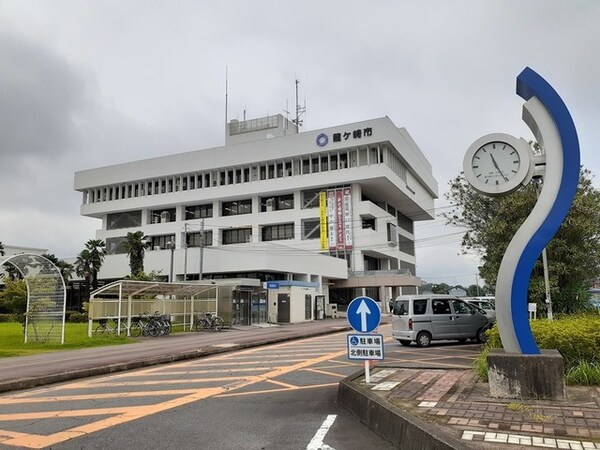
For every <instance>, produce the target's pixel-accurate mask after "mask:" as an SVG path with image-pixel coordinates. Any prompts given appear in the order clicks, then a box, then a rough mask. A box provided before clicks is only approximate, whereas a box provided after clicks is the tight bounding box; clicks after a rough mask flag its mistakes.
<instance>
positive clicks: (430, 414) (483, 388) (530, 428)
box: [355, 367, 600, 449]
mask: <svg viewBox="0 0 600 450" xmlns="http://www.w3.org/2000/svg"><path fill="white" fill-rule="evenodd" d="M382 370H385V371H386V372H385V373H384V374H383V375H385V376H382V377H377V373H378V371H382ZM371 373H372V375H373V376H375V377H376V378H375V379H376V380H378V381H377V382H376V383H371V384H370V385H369V386H365V387H367V388H370V389H371V392H373V393H375V394H376V395H378V396H380V397H381V398H382V399H384V400H385V401H387V402H389V403H391V404H393V405H395V406H397V407H400V408H401V409H402V410H404V411H410V412H411V413H413V414H416V415H417V416H420V417H421V418H422V419H425V420H426V421H428V422H431V421H435V422H436V423H438V424H441V425H444V429H446V430H447V431H448V432H449V433H451V434H452V435H453V436H455V437H459V438H460V439H462V440H463V442H464V443H465V444H466V445H469V446H472V447H473V448H490V449H491V448H494V449H496V448H507V449H508V448H522V447H540V448H566V449H579V448H581V449H588V448H591V449H600V388H598V387H570V386H567V400H566V401H549V400H503V399H497V398H492V397H490V396H489V390H488V386H487V383H484V382H482V381H481V380H479V378H478V377H477V375H476V374H475V373H474V372H473V371H472V370H463V369H413V368H411V369H405V368H395V369H393V370H390V369H389V367H386V368H383V367H382V368H378V367H374V368H373V369H372V372H371ZM355 382H356V383H359V384H362V385H363V386H364V385H365V383H364V378H358V379H356V380H355ZM380 383H384V384H383V385H381V386H380V387H381V389H380V390H379V389H378V388H377V386H379V384H380ZM504 446H506V447H504Z"/></svg>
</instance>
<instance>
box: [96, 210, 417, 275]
mask: <svg viewBox="0 0 600 450" xmlns="http://www.w3.org/2000/svg"><path fill="white" fill-rule="evenodd" d="M388 225H391V224H388ZM294 228H295V227H294V223H293V222H290V223H283V224H276V225H265V226H263V227H261V238H262V241H265V242H266V241H278V240H286V239H295V237H296V234H295V230H294ZM390 228H395V227H394V226H393V225H392V227H390ZM388 232H389V229H388ZM221 233H222V245H229V244H243V243H248V242H252V227H242V228H231V229H224V230H221ZM320 234H321V225H320V221H319V219H305V220H302V234H301V237H302V240H309V239H319V238H320ZM396 236H397V237H396ZM186 237H187V246H188V247H199V246H200V245H202V246H210V245H213V230H205V231H203V232H189V233H186ZM148 238H149V240H150V241H149V244H150V247H149V250H168V249H171V248H174V246H175V235H174V234H165V235H158V236H149V237H148ZM388 240H389V241H390V242H392V241H393V242H394V244H396V243H399V246H398V250H400V251H401V252H404V253H407V254H409V255H413V256H414V254H415V243H414V241H412V240H411V239H408V238H406V237H404V236H402V235H395V236H392V235H390V234H388ZM126 241H127V238H126V237H125V236H120V237H114V238H107V239H106V250H107V253H108V254H109V255H113V254H119V253H126V249H125V243H126ZM374 259H375V258H374ZM368 265H369V264H368V263H365V266H368ZM365 270H378V269H377V268H370V269H365Z"/></svg>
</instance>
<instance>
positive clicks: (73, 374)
mask: <svg viewBox="0 0 600 450" xmlns="http://www.w3.org/2000/svg"><path fill="white" fill-rule="evenodd" d="M348 330H350V327H344V328H339V329H337V328H336V329H331V330H320V331H316V332H308V333H306V334H304V335H302V336H299V335H294V336H281V337H274V338H268V339H262V340H259V341H255V342H246V343H242V344H236V345H234V346H231V347H227V348H219V347H208V348H204V349H199V350H193V351H186V352H181V353H177V354H174V355H162V356H155V357H152V358H149V359H136V360H132V361H128V362H122V363H116V364H109V365H104V366H100V367H90V368H85V369H76V370H71V371H68V372H61V373H54V374H50V375H41V376H38V377H30V378H22V379H18V380H9V381H3V382H0V392H9V391H19V390H23V389H30V388H34V387H38V386H44V385H48V384H54V383H62V382H65V381H71V380H76V379H79V378H88V377H94V376H98V375H105V374H108V373H116V372H124V371H127V370H133V369H139V368H142V367H149V366H156V365H159V364H169V363H172V362H176V361H184V360H187V359H194V358H203V357H206V356H211V355H217V354H219V353H227V352H231V351H234V350H243V349H246V348H251V347H261V346H265V345H270V344H277V343H280V342H286V341H293V340H296V339H300V338H306V337H313V336H321V335H326V334H333V333H339V332H340V331H348Z"/></svg>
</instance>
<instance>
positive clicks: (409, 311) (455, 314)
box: [392, 294, 494, 347]
mask: <svg viewBox="0 0 600 450" xmlns="http://www.w3.org/2000/svg"><path fill="white" fill-rule="evenodd" d="M493 322H494V318H493V317H491V316H489V315H486V314H485V312H484V311H482V310H481V309H480V308H477V307H475V306H472V305H469V304H468V303H466V302H464V301H462V300H460V299H459V298H457V297H454V296H452V295H435V294H431V295H407V296H400V297H398V298H397V299H396V301H395V302H394V310H393V316H392V336H393V337H394V339H396V340H397V341H398V342H400V343H401V344H402V345H410V343H411V342H416V343H417V345H418V346H419V347H427V346H429V345H430V344H431V341H434V340H446V339H456V340H458V341H459V342H466V341H467V339H472V340H475V341H477V342H484V341H485V340H486V335H485V331H486V330H487V329H488V328H490V327H491V326H492V324H493Z"/></svg>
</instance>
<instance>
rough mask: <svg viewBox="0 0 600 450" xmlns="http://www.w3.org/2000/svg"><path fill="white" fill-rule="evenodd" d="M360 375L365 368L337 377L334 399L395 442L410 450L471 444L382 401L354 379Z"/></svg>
mask: <svg viewBox="0 0 600 450" xmlns="http://www.w3.org/2000/svg"><path fill="white" fill-rule="evenodd" d="M363 375H364V371H362V370H361V371H359V372H356V373H354V374H352V375H350V376H348V377H346V378H344V379H343V380H342V381H340V384H339V387H338V397H337V401H338V403H339V404H340V405H342V406H343V407H345V408H346V409H348V410H349V411H350V412H352V413H353V414H354V415H355V416H356V417H358V418H359V419H360V421H361V422H362V423H364V424H365V425H366V426H367V427H369V428H370V429H371V430H372V431H374V432H375V433H377V434H379V435H380V436H381V437H383V438H384V439H386V440H388V441H389V442H391V443H392V444H393V445H394V446H396V447H397V448H410V449H411V450H467V449H470V448H471V447H469V446H467V445H466V444H465V443H463V442H462V441H460V440H459V439H456V438H454V437H452V436H448V435H446V434H443V433H442V432H440V430H439V429H437V427H436V426H435V425H434V424H431V423H428V422H425V421H423V420H421V419H419V418H417V417H414V416H412V415H409V414H407V413H406V412H405V411H402V410H401V409H400V408H397V407H395V406H394V405H392V404H389V403H384V402H383V401H382V400H381V399H380V398H379V397H377V396H376V395H375V394H373V393H371V392H370V391H369V390H368V389H365V388H363V387H362V386H360V385H359V384H358V383H357V382H356V379H358V378H359V377H362V376H363Z"/></svg>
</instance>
